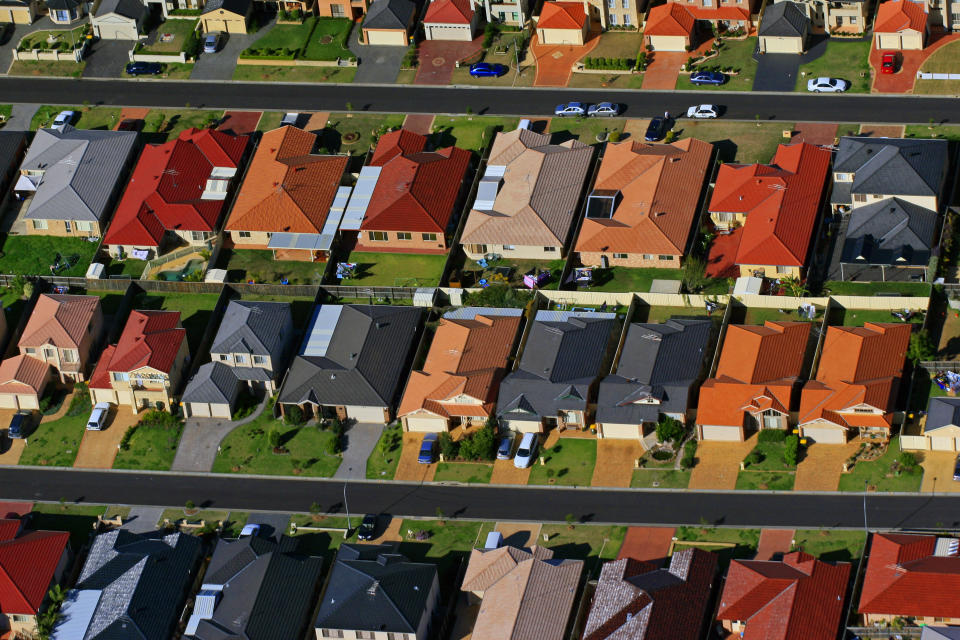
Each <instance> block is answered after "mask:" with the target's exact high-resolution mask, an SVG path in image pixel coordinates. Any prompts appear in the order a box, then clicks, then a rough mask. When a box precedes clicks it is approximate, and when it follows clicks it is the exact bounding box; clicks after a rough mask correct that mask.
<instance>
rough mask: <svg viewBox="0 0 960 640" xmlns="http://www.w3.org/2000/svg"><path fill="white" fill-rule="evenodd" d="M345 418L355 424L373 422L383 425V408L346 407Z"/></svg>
mask: <svg viewBox="0 0 960 640" xmlns="http://www.w3.org/2000/svg"><path fill="white" fill-rule="evenodd" d="M346 409H347V417H348V418H353V419H354V420H356V421H357V422H373V423H374V424H383V422H384V416H383V407H346Z"/></svg>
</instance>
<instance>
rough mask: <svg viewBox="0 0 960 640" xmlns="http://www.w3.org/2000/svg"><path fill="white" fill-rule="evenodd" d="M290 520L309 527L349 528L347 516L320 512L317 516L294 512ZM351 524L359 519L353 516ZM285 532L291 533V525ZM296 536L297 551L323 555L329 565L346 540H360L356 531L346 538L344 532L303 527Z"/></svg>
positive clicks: (356, 522) (355, 523) (354, 524)
mask: <svg viewBox="0 0 960 640" xmlns="http://www.w3.org/2000/svg"><path fill="white" fill-rule="evenodd" d="M290 522H296V523H297V524H298V525H301V526H307V527H329V528H331V529H334V528H339V529H346V528H347V520H346V518H341V517H337V516H324V515H319V514H318V515H316V516H314V515H312V514H294V515H293V516H292V517H291V518H290ZM350 524H352V525H353V526H354V527H356V526H357V524H358V519H357V518H351V519H350ZM285 533H289V527H287V531H286V532H285ZM294 537H295V538H296V541H297V551H298V552H299V553H303V554H309V555H313V556H321V557H322V558H323V559H324V563H325V564H326V565H327V566H329V565H330V563H331V562H332V561H333V557H334V555H336V553H337V550H338V549H339V548H340V545H341V544H343V543H344V542H358V540H357V537H356V532H354V535H353V536H351V537H350V538H344V537H343V534H342V533H340V532H339V531H304V530H303V529H298V530H297V533H296V534H295V536H294Z"/></svg>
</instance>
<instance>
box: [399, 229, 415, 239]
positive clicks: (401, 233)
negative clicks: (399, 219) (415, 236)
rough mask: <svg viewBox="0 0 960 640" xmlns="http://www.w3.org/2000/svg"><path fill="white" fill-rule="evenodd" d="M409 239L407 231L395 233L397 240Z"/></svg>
mask: <svg viewBox="0 0 960 640" xmlns="http://www.w3.org/2000/svg"><path fill="white" fill-rule="evenodd" d="M411 237H412V236H411V235H410V232H409V231H397V240H409V239H410V238H411Z"/></svg>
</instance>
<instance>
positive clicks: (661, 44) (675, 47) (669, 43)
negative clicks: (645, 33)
mask: <svg viewBox="0 0 960 640" xmlns="http://www.w3.org/2000/svg"><path fill="white" fill-rule="evenodd" d="M650 44H651V45H653V50H654V51H686V50H687V39H686V38H685V37H684V36H650Z"/></svg>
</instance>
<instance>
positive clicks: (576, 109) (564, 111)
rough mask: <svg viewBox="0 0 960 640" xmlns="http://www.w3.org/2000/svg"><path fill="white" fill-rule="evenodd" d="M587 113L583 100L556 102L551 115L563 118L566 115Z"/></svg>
mask: <svg viewBox="0 0 960 640" xmlns="http://www.w3.org/2000/svg"><path fill="white" fill-rule="evenodd" d="M586 113H587V105H586V104H584V103H583V102H567V103H565V104H558V105H557V108H556V109H554V110H553V115H555V116H557V117H560V118H564V117H566V116H582V115H586Z"/></svg>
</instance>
